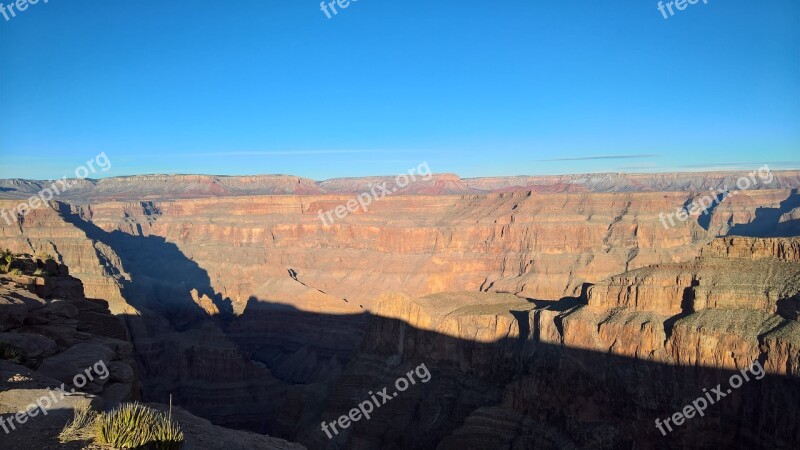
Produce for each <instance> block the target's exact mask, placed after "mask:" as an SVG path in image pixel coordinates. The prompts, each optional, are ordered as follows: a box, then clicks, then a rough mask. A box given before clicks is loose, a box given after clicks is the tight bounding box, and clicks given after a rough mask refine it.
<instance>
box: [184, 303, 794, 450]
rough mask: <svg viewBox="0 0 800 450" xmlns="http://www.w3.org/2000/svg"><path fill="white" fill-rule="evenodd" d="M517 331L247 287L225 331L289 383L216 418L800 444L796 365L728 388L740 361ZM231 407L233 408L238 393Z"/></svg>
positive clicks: (354, 440)
mask: <svg viewBox="0 0 800 450" xmlns="http://www.w3.org/2000/svg"><path fill="white" fill-rule="evenodd" d="M551 303H552V305H545V304H542V305H541V307H540V308H538V309H535V310H532V311H530V312H529V313H528V314H526V313H524V312H520V311H514V312H512V314H514V316H515V317H516V318H517V319H518V320H519V321H520V323H521V324H523V323H524V324H530V323H531V322H534V323H536V321H537V320H538V319H539V318H540V313H541V312H542V311H546V310H548V309H549V308H550V306H553V307H554V308H555V309H556V310H558V309H560V307H559V306H558V302H551ZM569 313H570V311H569V310H568V311H567V314H569ZM531 328H535V329H537V330H536V331H535V332H534V330H532V329H531ZM346 329H349V330H350V333H346V332H345V331H344V330H346ZM520 330H521V333H520V336H519V337H515V338H507V339H502V340H499V341H497V342H476V341H473V340H467V339H460V338H457V337H452V336H448V335H444V334H441V333H437V332H432V331H428V330H424V329H420V328H416V327H413V326H411V325H410V324H408V323H406V322H404V321H401V320H397V319H390V318H385V317H380V316H376V315H371V314H369V313H363V314H352V315H335V314H321V313H311V312H305V311H301V310H298V309H296V308H294V307H292V306H289V305H284V304H275V303H270V302H266V301H260V300H257V299H255V298H251V300H250V302H249V303H248V307H247V308H246V309H245V311H244V313H243V314H242V316H240V317H238V318H235V319H234V320H233V321H232V322H231V326H230V327H229V331H228V333H227V338H229V339H231V340H233V341H234V342H237V344H238V346H239V348H240V350H241V351H243V352H244V354H245V355H246V356H247V357H248V358H249V359H250V360H251V361H253V363H252V364H257V365H259V366H263V367H265V368H266V369H268V371H265V372H264V374H263V376H274V377H276V378H278V379H279V380H280V382H281V386H282V389H279V390H276V391H273V392H272V393H271V394H267V395H265V396H259V395H257V394H255V393H250V394H252V396H251V397H249V401H252V402H256V403H263V404H264V405H269V406H268V407H267V408H265V410H264V411H263V413H262V414H263V415H262V416H260V417H259V421H258V422H253V420H252V417H248V418H247V419H246V421H245V422H244V423H236V421H235V420H233V421H232V420H230V419H229V418H226V419H224V420H221V421H220V420H212V421H214V422H217V423H219V424H221V425H224V426H228V427H233V428H241V429H249V430H251V431H257V432H261V433H266V434H269V435H271V436H274V437H281V438H285V439H287V440H291V441H295V442H299V443H302V444H304V445H306V446H308V448H311V449H331V450H332V449H339V448H359V449H376V450H377V449H406V448H415V449H434V448H438V449H442V450H448V449H501V448H502V449H507V448H513V449H533V448H539V449H560V448H597V449H601V448H605V449H639V448H698V449H712V448H713V449H717V448H720V447H723V448H741V449H745V448H749V449H751V448H797V445H798V444H800V420H799V419H800V415H799V411H800V380H798V379H797V378H792V377H785V376H778V375H766V376H763V377H762V379H756V377H755V376H756V375H758V371H757V370H754V371H753V372H750V373H748V375H749V378H750V380H749V381H744V382H743V384H742V385H741V387H739V388H738V389H732V390H731V392H727V388H728V387H729V386H730V384H729V380H730V378H731V377H732V376H734V375H736V374H737V373H738V374H741V372H738V371H732V370H720V369H714V368H706V367H678V366H674V365H670V364H663V363H657V362H652V361H645V360H642V359H638V358H633V357H627V356H620V355H614V354H610V353H603V352H597V351H588V350H582V349H577V348H569V347H564V346H562V345H561V344H560V342H559V341H558V340H556V341H555V342H553V341H548V338H547V337H546V336H544V335H540V331H539V330H538V325H533V326H530V325H522V326H521V327H520ZM198 345H202V344H198ZM174 357H175V358H180V357H181V356H180V355H174ZM332 360H335V361H336V364H335V365H333V364H332V363H331V361H332ZM195 363H198V362H195ZM760 363H761V364H762V365H763V364H764V361H763V360H761V361H760ZM181 364H183V363H181ZM423 364H424V365H425V367H426V368H427V370H429V371H430V374H431V379H430V381H429V382H427V383H416V384H415V385H413V386H411V387H410V388H408V389H407V390H405V391H404V392H398V395H397V396H396V397H395V396H392V398H391V400H390V401H387V402H386V403H385V404H381V405H380V407H378V408H375V411H374V413H372V414H371V419H370V420H368V421H364V420H360V421H358V422H355V423H354V424H353V425H352V426H350V427H349V428H347V429H346V430H344V431H342V432H341V433H339V434H338V435H335V436H333V439H328V437H327V436H326V435H325V433H324V432H323V431H322V429H321V427H320V425H321V422H323V421H325V422H327V423H330V422H333V421H336V420H337V419H338V417H340V416H344V415H347V414H349V412H350V411H351V410H352V409H353V408H357V407H358V405H359V404H360V403H361V402H364V401H366V400H368V399H369V398H370V396H371V395H372V394H373V393H376V392H379V391H381V390H382V389H383V388H384V387H387V388H388V392H389V393H390V394H391V393H392V392H393V391H395V392H396V391H397V388H396V387H395V381H396V380H397V379H398V378H400V377H403V376H405V374H408V373H409V372H410V371H413V370H415V368H419V367H420V366H421V365H423ZM334 366H335V367H334ZM268 374H269V375H268ZM208 377H209V378H208V379H206V380H204V381H207V382H208V383H209V384H208V385H207V388H206V389H209V390H214V389H215V388H216V387H215V385H214V384H213V381H214V374H208ZM196 381H198V380H191V379H186V380H185V382H186V383H187V385H189V386H190V387H189V388H188V390H186V391H185V392H184V393H183V394H182V395H178V398H181V399H185V400H188V399H189V398H188V396H190V395H191V394H190V393H192V392H193V393H194V395H197V394H198V393H199V392H198V386H200V384H199V383H196ZM717 385H721V389H722V393H723V394H724V398H719V399H715V402H714V403H713V404H711V405H710V406H709V407H708V408H707V409H706V410H705V411H704V416H703V417H699V416H695V417H694V418H691V419H689V420H687V421H686V422H685V423H684V424H683V425H681V426H676V425H675V424H674V423H673V424H672V428H673V429H674V431H672V432H670V433H668V434H667V436H666V437H665V436H662V434H661V433H660V432H659V430H658V429H657V428H656V426H655V420H656V419H660V420H661V421H662V422H664V421H665V420H666V419H667V418H670V417H671V416H672V415H673V414H675V413H677V412H680V411H682V410H684V408H685V407H686V406H687V405H691V404H692V402H693V401H695V400H696V399H697V398H700V397H704V395H705V394H706V393H707V392H709V393H710V392H712V389H714V388H716V387H717ZM176 388H177V389H184V387H181V386H176ZM709 395H711V394H709ZM195 403H197V402H195ZM200 403H202V402H200ZM177 404H179V405H180V406H183V407H186V409H189V410H190V411H193V412H195V413H196V414H198V415H200V416H206V417H207V418H208V417H209V416H211V418H212V419H213V413H212V414H209V412H210V411H212V410H213V409H214V408H219V406H218V405H216V406H214V405H202V404H200V405H198V404H194V405H183V404H182V402H181V401H179V402H178V403H177ZM227 406H232V407H234V408H233V410H235V407H236V406H237V405H227ZM241 406H242V407H243V408H250V407H251V406H252V405H247V404H242V405H241ZM666 430H667V429H666V428H665V431H666Z"/></svg>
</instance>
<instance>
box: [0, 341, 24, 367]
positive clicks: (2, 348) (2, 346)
mask: <svg viewBox="0 0 800 450" xmlns="http://www.w3.org/2000/svg"><path fill="white" fill-rule="evenodd" d="M0 359H5V360H7V361H11V362H13V363H14V364H22V352H20V351H19V349H18V348H16V347H14V346H12V345H9V344H6V343H5V342H0Z"/></svg>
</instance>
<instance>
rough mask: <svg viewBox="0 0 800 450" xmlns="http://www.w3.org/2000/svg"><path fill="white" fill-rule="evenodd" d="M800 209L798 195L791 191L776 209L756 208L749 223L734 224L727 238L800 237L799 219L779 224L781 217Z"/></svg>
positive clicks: (795, 191) (795, 190)
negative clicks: (753, 216)
mask: <svg viewBox="0 0 800 450" xmlns="http://www.w3.org/2000/svg"><path fill="white" fill-rule="evenodd" d="M795 208H800V194H798V192H797V189H792V191H791V193H790V194H789V196H788V197H787V198H786V200H783V201H782V202H781V204H780V206H778V207H777V208H756V217H755V219H753V221H751V222H750V223H743V224H736V225H734V226H733V227H731V229H730V230H729V231H728V234H727V235H728V236H747V237H792V236H800V219H793V220H788V221H785V222H781V221H780V219H781V216H783V215H784V214H786V213H788V212H790V211H792V210H793V209H795Z"/></svg>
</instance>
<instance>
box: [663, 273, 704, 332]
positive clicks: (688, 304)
mask: <svg viewBox="0 0 800 450" xmlns="http://www.w3.org/2000/svg"><path fill="white" fill-rule="evenodd" d="M697 286H700V281H698V280H692V284H691V286H689V287H687V288H686V289H684V290H683V298H681V313H680V314H676V315H674V316H672V317H670V318H669V319H667V320H665V321H664V336H665V341H664V342H666V341H668V340H669V338H670V337H672V330H673V329H674V328H675V322H677V321H679V320H681V319H683V318H684V317H687V316H688V315H690V314H691V313H693V312H694V307H693V306H692V305H694V300H695V292H694V288H696V287H697Z"/></svg>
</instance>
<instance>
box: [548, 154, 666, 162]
mask: <svg viewBox="0 0 800 450" xmlns="http://www.w3.org/2000/svg"><path fill="white" fill-rule="evenodd" d="M659 156H661V155H653V154H642V155H600V156H575V157H570V158H553V159H538V160H537V162H554V161H590V160H595V159H645V158H657V157H659Z"/></svg>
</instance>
